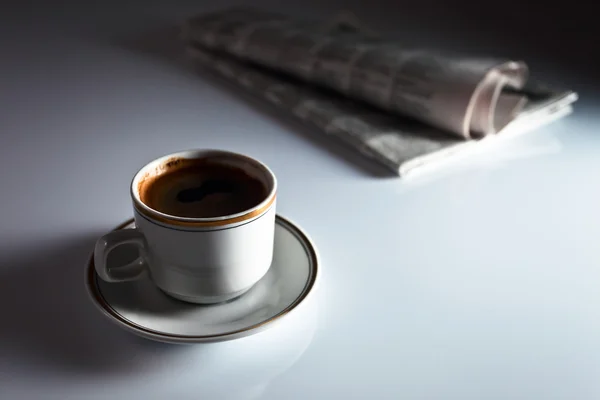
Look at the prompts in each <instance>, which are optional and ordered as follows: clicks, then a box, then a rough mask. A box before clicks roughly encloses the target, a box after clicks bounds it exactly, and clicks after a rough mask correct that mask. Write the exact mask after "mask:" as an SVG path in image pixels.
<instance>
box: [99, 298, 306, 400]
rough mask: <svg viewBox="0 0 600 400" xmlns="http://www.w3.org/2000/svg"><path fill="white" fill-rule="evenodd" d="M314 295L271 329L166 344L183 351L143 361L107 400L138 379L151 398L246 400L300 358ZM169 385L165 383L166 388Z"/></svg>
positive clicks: (111, 390)
mask: <svg viewBox="0 0 600 400" xmlns="http://www.w3.org/2000/svg"><path fill="white" fill-rule="evenodd" d="M315 294H316V293H315ZM316 300H318V296H309V297H308V298H307V299H306V300H305V302H303V303H302V304H300V305H298V307H297V308H296V309H294V311H293V312H291V313H289V314H288V315H286V316H285V317H284V318H282V320H281V321H279V322H277V323H275V325H273V327H272V328H270V329H267V330H265V331H263V332H260V333H258V334H256V335H252V336H247V337H243V338H240V339H236V340H231V341H225V342H217V343H202V344H193V345H169V346H174V347H176V348H177V349H180V348H181V347H180V346H184V348H183V349H182V350H183V351H174V352H172V353H171V352H166V353H167V354H165V353H162V354H160V356H156V357H152V358H148V359H145V360H144V365H143V367H142V369H143V373H141V374H140V375H139V378H138V377H136V376H128V377H127V380H126V381H121V382H110V385H108V388H107V393H106V394H107V398H108V397H113V398H122V397H123V396H122V394H123V393H130V392H129V390H130V389H131V385H136V380H137V379H139V382H140V384H142V382H143V386H144V391H145V392H146V393H153V394H154V395H155V398H169V397H172V398H177V399H200V398H202V399H213V398H214V399H224V400H229V399H231V400H234V399H235V400H240V399H243V400H250V399H256V398H260V396H261V395H262V394H263V393H264V391H265V389H266V388H267V387H268V385H269V382H270V381H271V380H273V379H275V378H276V377H277V376H279V375H282V374H283V373H285V371H287V370H288V369H290V368H292V366H293V365H294V364H295V363H296V362H297V361H298V360H299V359H300V358H301V357H302V355H303V354H304V352H305V351H306V350H307V349H308V347H309V346H310V343H311V342H312V339H313V337H314V334H315V331H316V328H317V324H318V313H317V307H316V303H317V302H316ZM165 382H168V384H165Z"/></svg>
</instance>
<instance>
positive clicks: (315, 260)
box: [86, 214, 319, 343]
mask: <svg viewBox="0 0 600 400" xmlns="http://www.w3.org/2000/svg"><path fill="white" fill-rule="evenodd" d="M133 223H134V219H133V218H130V219H128V220H127V221H125V222H124V223H122V224H120V225H118V226H117V227H116V228H114V229H113V230H119V229H125V228H126V227H127V226H129V225H131V224H133ZM276 223H279V224H281V225H283V226H284V227H285V228H286V229H288V230H289V231H290V232H291V233H292V234H293V235H294V236H296V238H298V239H299V240H300V242H301V244H302V247H304V249H305V251H306V252H307V254H308V257H309V259H310V260H311V261H312V262H311V267H310V271H309V273H310V276H309V277H308V279H307V282H306V284H305V285H304V288H303V289H302V292H301V293H300V295H299V296H298V297H297V298H296V299H294V301H293V302H292V303H290V304H289V305H288V306H287V307H286V308H285V309H284V310H282V311H280V312H279V313H277V314H275V315H274V316H272V317H270V318H268V319H266V320H264V321H262V322H259V323H257V324H253V325H251V326H248V327H245V328H242V329H238V330H235V331H230V332H225V333H218V334H212V335H177V334H171V333H164V332H160V331H155V330H152V329H148V328H146V327H143V326H141V325H138V324H136V323H134V322H132V321H130V320H128V319H127V318H125V317H123V316H122V315H121V314H119V313H118V312H117V311H116V310H115V309H114V308H112V306H111V305H110V304H109V303H108V302H107V301H106V299H105V298H104V296H102V293H101V292H100V289H99V287H98V275H97V274H96V270H95V267H94V258H93V255H92V256H91V257H90V260H89V261H88V268H87V277H86V284H87V286H88V291H89V293H90V294H91V295H92V297H93V299H94V302H95V303H96V305H97V306H100V309H101V310H102V311H103V312H104V313H105V314H106V316H107V317H109V318H111V319H113V322H119V323H120V324H123V325H125V326H126V327H127V328H129V329H131V330H133V331H135V332H136V333H139V334H142V335H143V336H146V337H148V336H150V337H153V338H157V339H162V340H168V341H171V342H178V343H183V342H190V341H194V340H198V341H208V340H218V339H227V338H229V337H235V336H237V335H241V334H244V333H249V332H252V331H258V330H260V329H261V328H264V327H265V326H267V325H269V324H272V323H275V322H277V321H279V320H280V319H281V318H283V317H284V316H286V315H287V314H289V313H290V312H291V311H293V310H294V309H295V308H296V307H297V306H298V305H300V304H301V303H302V302H303V301H304V300H305V299H306V298H307V297H308V295H309V294H310V293H311V292H312V291H313V289H314V288H315V286H316V281H317V277H318V275H319V255H318V253H317V251H316V248H315V246H314V243H313V242H312V240H311V239H310V238H309V237H308V235H307V234H306V233H304V231H303V230H302V229H301V228H299V227H298V226H297V225H296V224H294V223H292V222H291V221H290V220H288V219H286V218H284V217H282V216H280V215H278V214H277V215H276Z"/></svg>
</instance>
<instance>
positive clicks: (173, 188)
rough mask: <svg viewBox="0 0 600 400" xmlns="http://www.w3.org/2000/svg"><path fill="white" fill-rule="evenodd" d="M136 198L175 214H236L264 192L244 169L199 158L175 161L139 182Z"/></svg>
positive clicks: (152, 206) (264, 195)
mask: <svg viewBox="0 0 600 400" xmlns="http://www.w3.org/2000/svg"><path fill="white" fill-rule="evenodd" d="M139 192H140V198H141V200H142V202H143V203H144V204H146V205H147V206H148V207H150V208H153V209H154V210H157V211H160V212H163V213H165V214H169V215H174V216H178V217H189V218H211V217H221V216H226V215H231V214H237V213H240V212H243V211H245V210H248V209H250V208H252V207H255V206H257V205H258V204H260V203H261V202H262V201H263V200H265V198H266V197H267V195H268V192H267V188H266V187H265V185H263V183H262V182H261V181H259V180H258V179H256V178H254V177H252V176H250V175H248V174H247V173H246V172H245V171H244V170H242V169H240V168H235V167H231V166H226V165H222V164H217V163H214V162H213V163H206V162H203V161H202V160H199V161H197V162H193V161H189V160H186V162H183V163H178V164H175V165H174V166H173V167H171V168H167V169H166V171H165V172H164V173H162V174H160V175H159V176H157V177H153V178H149V179H146V180H144V181H142V182H141V183H140V186H139Z"/></svg>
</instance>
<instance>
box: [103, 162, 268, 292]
mask: <svg viewBox="0 0 600 400" xmlns="http://www.w3.org/2000/svg"><path fill="white" fill-rule="evenodd" d="M196 159H205V160H209V161H210V162H211V163H212V162H216V163H222V164H224V165H226V166H232V167H236V168H241V169H243V170H244V171H245V173H246V174H248V175H250V176H251V177H254V178H256V179H258V180H259V181H260V182H261V183H262V184H263V185H264V186H265V188H266V189H267V190H266V192H267V193H268V194H267V196H266V197H265V198H264V199H263V200H262V201H261V202H260V204H258V205H257V206H255V207H253V208H250V209H248V210H244V211H242V212H240V213H237V214H233V215H226V216H220V217H215V218H186V217H178V216H174V215H168V214H165V213H162V212H160V211H158V210H155V209H152V208H150V207H148V206H147V205H146V204H144V203H143V202H142V200H141V196H140V192H139V190H140V187H141V186H142V185H141V184H142V183H143V181H144V180H145V179H149V178H152V177H156V176H158V175H161V174H163V173H165V171H166V170H167V169H168V168H170V167H172V166H173V165H176V163H178V162H185V160H196ZM276 194H277V180H276V178H275V175H274V174H273V172H272V171H271V170H270V169H269V168H268V167H267V166H266V165H264V164H262V163H261V162H259V161H257V160H255V159H253V158H250V157H248V156H244V155H241V154H237V153H232V152H228V151H221V150H190V151H184V152H179V153H175V154H170V155H167V156H164V157H161V158H158V159H156V160H154V161H152V162H150V163H149V164H147V165H146V166H144V167H143V168H142V169H140V170H139V171H138V172H137V174H136V175H135V176H134V178H133V180H132V182H131V199H132V202H133V210H134V218H135V225H136V228H135V229H125V230H117V231H113V232H110V233H108V234H107V235H105V236H103V237H102V238H100V239H99V240H98V241H97V243H96V247H95V250H94V265H95V268H96V272H97V274H98V276H99V277H100V278H101V279H103V280H105V281H108V282H123V281H129V280H135V279H140V278H143V277H146V276H147V274H149V275H150V278H151V279H152V281H153V282H154V283H155V285H156V286H158V288H160V289H161V290H162V291H164V292H165V293H167V294H168V295H170V296H173V297H175V298H177V299H179V300H183V301H187V302H191V303H199V304H210V303H218V302H222V301H226V300H230V299H233V298H235V297H238V296H240V295H242V294H243V293H244V292H246V291H247V290H249V289H250V288H251V287H252V286H253V285H254V284H255V283H256V282H258V281H259V280H260V279H261V278H262V277H263V276H264V275H265V274H266V273H267V271H268V270H269V267H270V266H271V261H272V258H273V241H274V233H275V205H276ZM124 244H129V245H131V244H133V245H136V246H137V247H138V250H139V256H138V258H137V259H136V260H134V261H132V262H130V263H129V264H127V265H118V266H113V265H107V260H108V256H109V254H110V252H111V251H112V250H113V249H115V248H117V247H119V246H121V245H124Z"/></svg>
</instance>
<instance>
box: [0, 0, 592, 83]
mask: <svg viewBox="0 0 600 400" xmlns="http://www.w3.org/2000/svg"><path fill="white" fill-rule="evenodd" d="M4 4H5V5H4V6H3V7H2V9H3V10H2V13H0V21H1V22H2V23H1V24H0V25H1V26H0V29H1V31H0V33H1V35H0V38H1V40H2V47H5V46H8V47H11V48H12V47H14V46H19V43H23V42H24V41H25V39H24V38H25V37H27V38H28V39H30V40H31V39H35V38H37V39H38V40H40V41H44V40H45V36H47V35H49V34H52V33H53V32H54V33H55V32H61V31H62V32H63V33H67V32H68V34H70V35H74V36H77V35H79V37H85V36H90V35H91V36H94V35H95V36H96V38H97V39H99V38H101V37H102V36H103V35H107V34H108V33H109V32H110V33H111V34H113V33H114V32H115V31H116V30H120V31H121V32H124V31H129V32H132V31H135V30H136V29H139V28H141V27H142V26H149V25H152V24H160V23H162V22H163V21H164V22H167V23H176V22H177V21H178V20H181V19H182V18H185V17H187V16H189V15H192V14H194V13H198V12H204V11H210V10H215V9H219V8H222V7H227V6H230V5H231V6H233V5H238V4H252V5H256V6H259V7H265V8H268V9H274V10H278V11H283V12H286V13H289V14H292V15H298V16H307V17H308V16H309V17H314V18H327V17H329V16H331V15H333V14H335V12H337V11H340V10H349V11H352V12H354V13H355V14H356V15H358V16H359V17H360V18H361V19H362V20H364V22H365V23H366V24H367V25H369V26H370V27H372V28H373V29H375V30H378V31H382V32H385V33H388V34H392V35H393V36H395V37H397V38H398V39H399V40H400V41H403V42H406V43H415V44H421V43H422V44H426V45H430V46H434V47H450V48H456V49H466V50H473V51H477V52H481V53H484V54H492V55H499V56H506V57H510V58H515V59H517V58H521V59H524V60H526V61H527V62H528V63H529V64H530V65H531V68H532V70H534V71H536V72H538V73H542V74H551V75H552V77H553V79H556V78H559V79H560V80H561V81H564V82H565V84H566V85H570V86H572V85H573V84H575V85H577V86H583V85H597V83H598V76H599V75H600V74H598V72H597V67H598V65H599V62H598V61H597V59H598V56H597V54H596V53H597V52H598V48H599V46H598V44H599V43H600V29H599V28H598V25H599V23H598V22H597V20H596V19H597V18H596V12H595V11H594V10H593V7H594V6H593V2H588V1H583V0H578V1H567V2H557V1H554V0H553V1H552V2H521V1H517V0H509V1H498V2H492V1H475V0H460V1H440V0H415V1H406V0H403V1H391V0H363V1H359V0H355V1H342V0H327V1H322V0H321V1H319V0H310V1H282V2H277V1H264V0H263V1H254V2H239V1H237V2H236V1H218V2H217V1H201V0H194V1H190V0H185V1H166V0H163V1H158V0H148V1H140V0H125V1H115V0H109V1H99V2H96V1H80V2H74V1H53V2H45V1H31V2H27V1H25V2H23V1H12V2H10V3H8V4H7V3H4ZM48 51H50V49H48ZM40 56H42V55H40ZM3 58H5V59H6V53H5V54H4V56H3Z"/></svg>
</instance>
